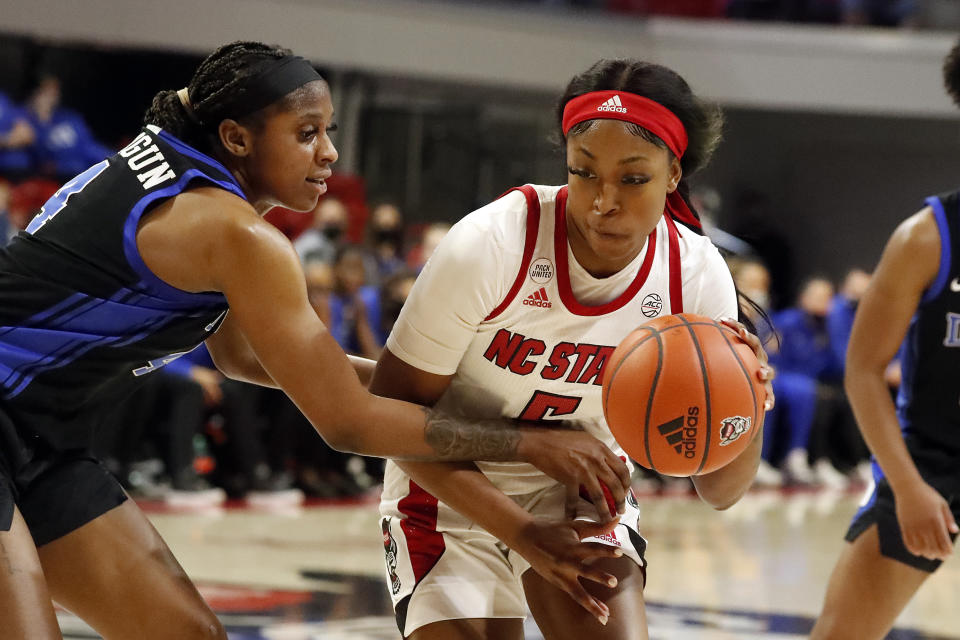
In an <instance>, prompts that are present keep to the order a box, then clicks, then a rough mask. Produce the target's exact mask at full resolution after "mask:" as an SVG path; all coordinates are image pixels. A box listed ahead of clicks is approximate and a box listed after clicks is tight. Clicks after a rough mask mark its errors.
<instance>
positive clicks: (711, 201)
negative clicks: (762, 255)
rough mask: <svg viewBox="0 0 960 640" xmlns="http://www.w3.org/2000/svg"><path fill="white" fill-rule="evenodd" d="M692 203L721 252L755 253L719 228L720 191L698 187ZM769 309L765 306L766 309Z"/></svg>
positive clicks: (702, 186)
mask: <svg viewBox="0 0 960 640" xmlns="http://www.w3.org/2000/svg"><path fill="white" fill-rule="evenodd" d="M690 203H691V204H692V205H693V207H694V210H695V211H696V212H697V213H699V214H700V222H701V223H703V232H704V233H706V234H707V237H709V238H710V240H712V241H713V244H715V245H717V247H718V248H719V249H720V250H721V251H723V252H725V253H727V254H733V255H737V256H748V255H751V254H753V253H754V250H753V247H751V246H750V245H749V244H748V243H746V242H744V241H743V240H741V239H740V238H738V237H737V236H735V235H733V234H732V233H727V232H726V231H724V230H723V229H721V228H720V227H718V226H717V218H718V217H719V215H720V210H721V207H722V205H723V199H722V198H721V197H720V192H719V191H717V190H716V189H714V188H713V187H710V186H707V185H698V186H696V187H694V188H693V189H692V190H691V192H690ZM767 308H768V307H766V306H764V309H767Z"/></svg>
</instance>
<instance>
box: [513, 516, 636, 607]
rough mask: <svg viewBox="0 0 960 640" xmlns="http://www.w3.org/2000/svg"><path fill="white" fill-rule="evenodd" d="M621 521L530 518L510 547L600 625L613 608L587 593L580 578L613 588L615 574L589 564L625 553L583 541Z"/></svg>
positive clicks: (609, 530)
mask: <svg viewBox="0 0 960 640" xmlns="http://www.w3.org/2000/svg"><path fill="white" fill-rule="evenodd" d="M618 522H619V518H616V519H614V520H611V521H609V522H607V523H604V524H600V523H596V522H589V521H586V520H564V521H561V522H546V521H543V520H531V521H530V522H528V523H527V524H526V525H525V526H523V528H522V529H521V530H520V531H519V533H518V540H517V541H516V542H514V543H513V544H509V545H508V546H510V547H511V548H512V549H513V550H514V551H516V552H517V553H519V554H520V555H521V556H523V557H524V558H525V559H526V560H527V562H529V563H530V567H531V568H532V569H533V570H534V571H536V572H537V573H539V574H540V575H541V576H543V578H544V579H545V580H546V581H547V582H549V583H550V584H552V585H554V586H555V587H558V588H560V589H563V590H564V591H566V592H567V594H568V595H569V596H570V597H571V598H573V599H574V601H575V602H576V603H577V604H579V605H580V606H581V607H583V608H584V609H586V610H587V611H589V612H590V613H591V614H592V615H593V616H594V617H596V618H597V620H599V621H600V624H607V620H608V619H609V618H610V609H609V608H608V607H607V605H606V604H604V603H603V602H602V601H600V600H598V599H596V598H595V597H593V596H592V595H590V594H589V593H587V590H586V589H584V588H583V585H582V584H581V583H580V579H581V578H583V579H586V580H593V581H594V582H597V583H599V584H602V585H605V586H607V587H611V588H612V587H615V586H617V579H616V577H614V576H613V575H612V574H609V573H607V572H606V571H603V570H601V569H597V568H591V566H590V564H591V563H592V562H593V561H595V560H598V559H600V558H618V557H620V556H622V555H623V552H622V551H621V550H620V549H618V548H616V547H610V546H607V545H603V544H597V543H589V542H587V543H585V542H581V540H583V539H584V538H589V537H591V536H598V535H602V534H604V533H610V532H611V531H613V529H614V527H616V526H617V523H618Z"/></svg>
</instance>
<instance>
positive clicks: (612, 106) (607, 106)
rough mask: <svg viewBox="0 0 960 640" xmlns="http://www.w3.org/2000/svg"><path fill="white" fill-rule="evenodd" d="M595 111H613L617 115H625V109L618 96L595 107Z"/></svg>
mask: <svg viewBox="0 0 960 640" xmlns="http://www.w3.org/2000/svg"><path fill="white" fill-rule="evenodd" d="M597 111H615V112H617V113H626V112H627V108H626V107H624V106H623V103H622V102H620V96H619V95H616V96H613V97H612V98H610V99H609V100H607V101H606V102H604V103H603V104H602V105H600V106H599V107H597Z"/></svg>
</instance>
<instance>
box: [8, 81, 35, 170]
mask: <svg viewBox="0 0 960 640" xmlns="http://www.w3.org/2000/svg"><path fill="white" fill-rule="evenodd" d="M35 140H36V132H35V131H34V130H33V127H32V126H31V125H30V120H29V118H28V117H27V112H26V111H25V110H24V109H22V108H21V107H19V106H17V105H16V104H15V103H14V102H13V101H12V100H11V99H10V98H9V97H7V95H6V94H5V93H2V92H0V177H3V178H6V179H8V180H20V179H22V178H25V177H26V176H28V175H30V173H31V172H32V171H33V156H32V154H31V152H30V147H31V145H32V144H33V143H34V141H35Z"/></svg>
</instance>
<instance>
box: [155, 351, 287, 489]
mask: <svg viewBox="0 0 960 640" xmlns="http://www.w3.org/2000/svg"><path fill="white" fill-rule="evenodd" d="M165 370H166V373H168V374H172V375H175V376H179V377H180V378H181V379H182V380H184V381H186V382H187V383H188V384H192V385H193V386H192V388H191V389H190V391H189V392H188V394H187V398H186V399H182V400H180V402H183V403H184V406H183V407H182V409H181V411H179V412H178V415H179V416H181V419H183V420H184V421H185V422H189V423H191V424H195V425H197V426H196V427H195V428H194V430H193V438H194V440H195V441H196V439H197V438H201V439H203V438H207V440H208V441H209V446H210V447H211V449H212V452H211V453H212V454H213V458H214V460H215V462H214V464H213V465H212V468H210V469H207V470H206V471H207V475H208V476H209V478H210V479H211V480H215V481H216V484H217V485H218V486H220V487H223V488H224V489H225V490H226V492H227V494H228V495H229V496H230V497H232V498H243V497H246V498H247V499H248V500H256V501H260V502H264V501H266V500H268V499H269V500H271V501H272V502H277V501H282V502H293V503H299V502H301V501H302V500H303V493H302V492H300V491H297V490H295V489H292V486H293V478H292V476H289V475H288V474H285V473H283V471H282V470H280V471H276V472H275V471H274V470H273V469H271V467H270V466H269V465H268V464H267V460H266V455H265V449H264V446H263V441H262V435H263V431H264V430H265V428H266V419H265V418H264V416H263V412H262V410H261V407H260V404H261V403H260V387H257V386H254V385H251V384H247V383H244V382H240V381H238V380H229V379H227V378H225V377H224V376H223V374H221V373H220V372H219V371H218V370H217V368H216V365H214V363H213V359H212V358H211V357H210V352H209V351H207V347H206V345H204V344H201V345H200V346H199V347H197V348H196V349H194V350H193V351H191V352H189V353H187V354H184V355H183V356H181V357H180V358H177V359H176V360H174V361H173V362H171V363H170V364H168V365H167V366H166V367H165ZM196 389H199V390H200V392H201V394H200V395H198V394H197V393H196ZM197 448H198V447H197V446H196V445H194V447H193V451H194V455H196V453H197ZM200 448H201V449H204V448H206V447H200ZM172 475H173V487H174V489H178V488H180V489H184V488H185V489H187V490H190V489H191V488H192V487H191V486H190V483H193V484H194V485H198V484H199V486H200V487H201V488H204V487H203V485H204V484H205V483H197V482H196V481H195V480H193V479H192V478H191V476H192V475H195V474H187V479H188V483H187V485H186V487H178V483H177V476H176V474H172Z"/></svg>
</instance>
